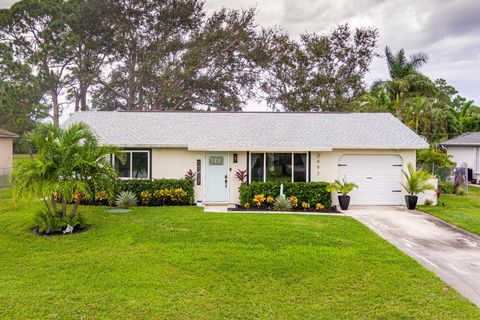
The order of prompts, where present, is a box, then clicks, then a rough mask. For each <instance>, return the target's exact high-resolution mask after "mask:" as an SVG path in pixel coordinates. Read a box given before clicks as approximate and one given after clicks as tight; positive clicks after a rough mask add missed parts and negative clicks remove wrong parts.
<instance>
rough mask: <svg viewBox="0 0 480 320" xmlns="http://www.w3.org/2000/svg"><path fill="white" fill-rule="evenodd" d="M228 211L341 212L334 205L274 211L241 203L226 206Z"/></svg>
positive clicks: (273, 211)
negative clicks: (247, 206)
mask: <svg viewBox="0 0 480 320" xmlns="http://www.w3.org/2000/svg"><path fill="white" fill-rule="evenodd" d="M228 211H233V212H235V211H240V212H244V211H246V212H248V211H252V212H271V213H280V212H292V213H295V212H299V213H338V214H342V212H341V211H339V210H338V209H337V207H336V206H332V207H330V208H328V209H321V210H316V209H309V210H306V209H300V208H295V209H290V210H288V211H275V210H273V209H271V208H255V207H254V208H248V209H247V208H245V207H242V206H241V205H238V204H237V205H235V208H228Z"/></svg>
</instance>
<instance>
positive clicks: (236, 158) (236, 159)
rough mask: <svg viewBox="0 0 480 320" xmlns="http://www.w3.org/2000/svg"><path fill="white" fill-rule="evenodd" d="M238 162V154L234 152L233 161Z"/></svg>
mask: <svg viewBox="0 0 480 320" xmlns="http://www.w3.org/2000/svg"><path fill="white" fill-rule="evenodd" d="M237 162H238V154H236V153H234V154H233V163H237Z"/></svg>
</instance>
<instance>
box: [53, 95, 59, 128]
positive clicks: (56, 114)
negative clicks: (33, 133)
mask: <svg viewBox="0 0 480 320" xmlns="http://www.w3.org/2000/svg"><path fill="white" fill-rule="evenodd" d="M52 106H53V125H54V126H56V127H58V126H59V125H60V105H59V104H58V94H57V90H56V89H55V90H52Z"/></svg>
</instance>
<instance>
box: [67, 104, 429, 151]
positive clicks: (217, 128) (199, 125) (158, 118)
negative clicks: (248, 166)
mask: <svg viewBox="0 0 480 320" xmlns="http://www.w3.org/2000/svg"><path fill="white" fill-rule="evenodd" d="M80 121H83V122H86V123H87V124H88V125H90V126H91V127H92V129H93V130H94V131H95V132H96V134H97V135H98V137H99V139H100V141H101V142H102V143H104V144H113V145H117V146H119V147H188V148H189V149H190V150H225V151H228V150H230V151H234V150H235V151H242V150H252V151H254V150H263V151H269V150H290V151H296V150H302V151H320V150H330V149H332V148H337V149H339V148H363V149H367V148H380V149H419V148H427V147H428V144H427V143H426V142H425V141H424V140H423V139H421V138H420V137H419V136H418V135H416V134H415V133H414V132H413V131H411V130H410V129H409V128H408V127H406V126H405V125H404V124H403V123H401V122H400V121H399V120H397V119H396V118H395V117H393V116H392V115H391V114H388V113H278V112H237V113H221V112H195V113H192V112H93V111H92V112H77V113H75V114H73V115H72V116H71V117H70V118H69V119H68V120H67V121H66V123H65V124H64V125H69V124H70V123H73V122H80Z"/></svg>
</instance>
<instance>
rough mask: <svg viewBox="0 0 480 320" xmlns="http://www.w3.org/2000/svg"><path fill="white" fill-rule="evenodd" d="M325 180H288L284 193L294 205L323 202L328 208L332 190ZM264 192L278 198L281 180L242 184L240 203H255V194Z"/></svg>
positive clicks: (330, 203)
mask: <svg viewBox="0 0 480 320" xmlns="http://www.w3.org/2000/svg"><path fill="white" fill-rule="evenodd" d="M327 185H328V184H327V183H325V182H286V183H284V184H283V186H284V194H285V196H286V197H287V198H289V200H290V201H291V202H292V206H293V207H297V206H298V204H299V203H302V202H307V203H322V204H323V205H324V206H325V207H326V208H330V207H331V206H332V198H331V195H330V192H328V191H327V190H326V188H327ZM260 194H263V195H264V196H265V197H266V198H268V197H272V198H274V199H276V198H277V197H278V196H279V195H280V183H279V182H274V181H271V182H252V183H251V184H250V185H247V184H242V185H241V186H240V205H242V206H245V204H246V203H249V204H251V203H254V197H255V195H260Z"/></svg>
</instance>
